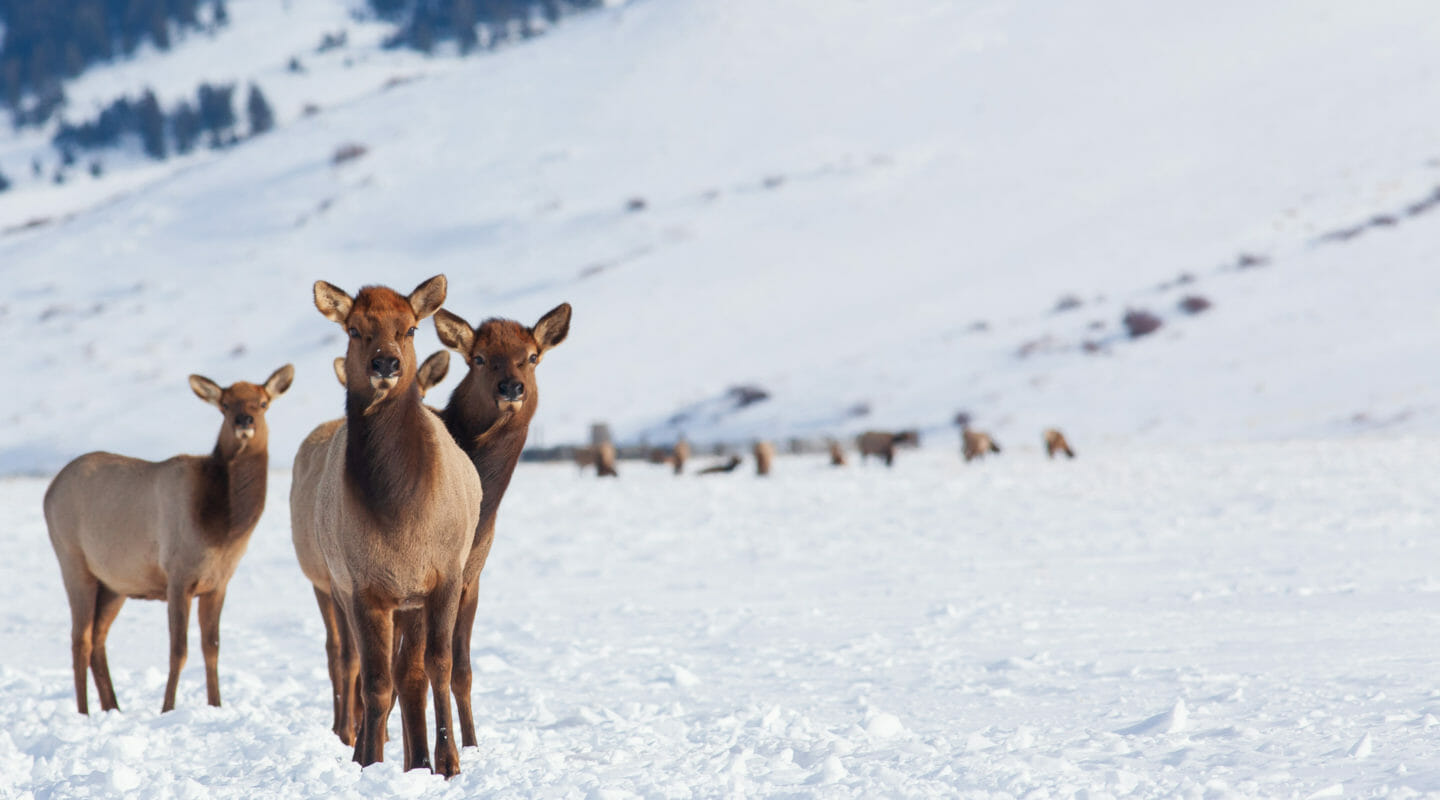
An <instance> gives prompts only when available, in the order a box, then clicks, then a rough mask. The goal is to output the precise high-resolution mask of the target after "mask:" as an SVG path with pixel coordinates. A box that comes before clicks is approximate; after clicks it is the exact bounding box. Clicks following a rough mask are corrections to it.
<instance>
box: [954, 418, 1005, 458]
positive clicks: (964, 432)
mask: <svg viewBox="0 0 1440 800" xmlns="http://www.w3.org/2000/svg"><path fill="white" fill-rule="evenodd" d="M999 452H1000V445H998V444H996V443H995V440H994V439H992V438H991V437H990V434H988V433H985V432H984V431H977V430H973V429H971V428H970V427H968V426H967V427H964V428H961V429H960V453H961V455H963V456H964V457H965V463H967V464H968V463H970V462H971V461H973V460H975V459H977V458H984V457H985V454H986V453H999Z"/></svg>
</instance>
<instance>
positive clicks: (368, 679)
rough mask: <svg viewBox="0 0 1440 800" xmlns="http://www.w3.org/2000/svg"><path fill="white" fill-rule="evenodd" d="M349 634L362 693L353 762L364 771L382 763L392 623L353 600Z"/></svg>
mask: <svg viewBox="0 0 1440 800" xmlns="http://www.w3.org/2000/svg"><path fill="white" fill-rule="evenodd" d="M346 613H347V614H348V615H349V620H348V621H349V623H350V628H351V633H352V635H353V638H354V640H355V643H356V646H357V647H358V649H359V651H360V684H361V689H362V691H363V693H364V708H363V710H362V712H361V714H362V716H361V719H360V733H359V735H358V736H357V737H356V738H355V761H357V762H359V764H360V766H362V767H367V766H369V765H371V764H374V763H375V762H377V761H384V760H385V743H384V741H383V740H381V738H380V731H381V728H382V727H383V726H384V725H385V715H386V714H387V713H388V712H389V710H390V701H391V696H392V695H393V694H394V691H395V686H394V683H393V679H392V676H391V673H390V655H391V652H392V650H391V639H392V637H393V636H394V633H395V624H394V619H393V618H392V615H391V611H390V609H388V608H382V607H380V606H378V605H377V604H376V603H374V602H373V601H369V600H367V599H363V598H359V597H355V598H350V599H349V601H348V602H347V603H346Z"/></svg>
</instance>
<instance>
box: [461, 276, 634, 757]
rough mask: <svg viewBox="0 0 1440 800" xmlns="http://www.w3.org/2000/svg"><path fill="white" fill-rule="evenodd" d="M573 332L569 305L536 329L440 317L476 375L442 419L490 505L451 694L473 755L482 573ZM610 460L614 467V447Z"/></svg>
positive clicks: (468, 570)
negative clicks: (474, 660) (551, 354)
mask: <svg viewBox="0 0 1440 800" xmlns="http://www.w3.org/2000/svg"><path fill="white" fill-rule="evenodd" d="M569 332H570V304H569V303H561V304H560V305H558V306H556V307H555V308H553V309H551V310H550V311H549V312H547V313H546V314H545V315H544V316H542V317H540V320H539V321H538V322H536V323H535V325H534V326H533V327H529V328H527V327H525V326H524V325H521V324H520V323H518V322H515V321H514V320H508V319H493V318H492V319H487V320H485V321H484V322H482V323H481V324H480V326H479V327H478V328H472V327H470V323H468V322H466V321H465V320H464V319H462V318H461V317H459V316H458V315H456V314H452V313H450V312H449V311H448V310H445V309H441V310H440V312H439V313H437V314H436V315H435V333H436V334H437V335H438V336H439V337H440V343H441V344H443V345H445V346H446V347H448V348H450V349H451V350H454V351H455V352H457V353H459V354H460V355H461V357H463V358H464V359H465V363H466V364H467V365H468V367H469V371H468V372H467V373H466V374H465V377H464V379H462V380H461V381H460V385H459V386H457V387H455V391H453V392H451V394H450V401H449V402H448V403H447V404H446V405H445V409H444V410H443V411H441V412H440V417H441V419H443V420H444V422H445V428H446V429H447V430H448V431H449V432H450V436H451V437H453V438H454V440H455V442H456V443H457V444H458V445H459V446H460V448H461V450H463V451H464V452H465V454H466V456H467V457H468V458H469V460H470V463H471V464H472V465H473V467H474V471H475V473H476V474H477V475H479V477H480V482H481V483H482V484H484V486H485V497H484V499H483V500H482V501H481V504H480V505H479V507H478V508H477V509H476V512H477V513H478V514H479V518H478V520H477V522H476V526H475V528H474V530H473V531H472V539H471V541H470V546H469V550H468V555H467V556H466V560H465V576H464V586H463V588H462V590H461V600H460V613H459V617H458V618H457V620H456V623H455V626H454V631H453V650H454V653H455V667H454V669H453V670H452V671H451V673H450V688H451V690H452V691H453V692H454V694H455V705H456V710H457V711H458V712H459V716H460V736H461V739H462V741H463V746H465V747H474V746H476V744H477V739H476V738H475V721H474V717H473V715H472V712H471V707H470V686H471V680H472V674H471V670H470V636H471V631H472V629H473V628H474V626H475V612H476V610H477V609H478V608H479V603H480V597H479V592H480V573H481V571H482V570H484V569H485V561H486V560H487V559H488V558H489V556H490V547H491V545H493V544H494V542H495V520H496V516H497V515H498V513H499V510H500V501H501V500H503V499H504V497H505V490H506V489H507V488H509V486H510V478H511V477H512V476H513V475H514V473H515V465H516V464H517V463H518V462H519V461H520V452H521V451H522V450H523V449H524V448H525V439H526V437H527V436H528V435H529V432H530V421H531V420H532V419H534V417H535V411H536V409H538V408H539V405H540V392H539V389H538V387H537V385H536V379H535V368H536V367H537V366H538V365H539V364H540V362H541V360H543V359H544V357H545V353H547V352H548V351H549V350H550V349H551V348H553V347H555V346H556V345H558V344H560V343H561V342H563V341H565V337H566V336H567V335H568V334H569ZM610 459H611V465H612V467H613V464H614V448H613V447H612V448H611V450H610ZM602 463H603V462H602ZM602 474H603V472H602Z"/></svg>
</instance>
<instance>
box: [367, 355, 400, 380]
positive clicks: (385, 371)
mask: <svg viewBox="0 0 1440 800" xmlns="http://www.w3.org/2000/svg"><path fill="white" fill-rule="evenodd" d="M370 370H371V371H372V372H374V373H375V374H376V375H379V376H380V377H382V378H393V377H395V373H397V372H399V371H400V359H398V358H396V357H395V356H376V357H375V358H373V359H371V360H370Z"/></svg>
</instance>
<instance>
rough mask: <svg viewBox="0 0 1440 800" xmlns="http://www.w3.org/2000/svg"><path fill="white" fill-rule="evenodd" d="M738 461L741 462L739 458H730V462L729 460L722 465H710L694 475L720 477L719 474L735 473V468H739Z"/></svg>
mask: <svg viewBox="0 0 1440 800" xmlns="http://www.w3.org/2000/svg"><path fill="white" fill-rule="evenodd" d="M740 461H741V459H740V456H730V460H729V461H726V462H725V463H724V464H711V465H710V466H708V467H706V468H705V469H702V470H700V471H699V472H697V473H695V474H696V475H720V474H722V473H726V472H734V471H735V468H736V467H738V466H740Z"/></svg>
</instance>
